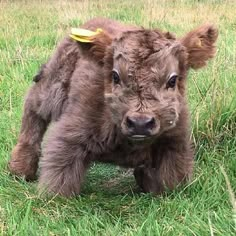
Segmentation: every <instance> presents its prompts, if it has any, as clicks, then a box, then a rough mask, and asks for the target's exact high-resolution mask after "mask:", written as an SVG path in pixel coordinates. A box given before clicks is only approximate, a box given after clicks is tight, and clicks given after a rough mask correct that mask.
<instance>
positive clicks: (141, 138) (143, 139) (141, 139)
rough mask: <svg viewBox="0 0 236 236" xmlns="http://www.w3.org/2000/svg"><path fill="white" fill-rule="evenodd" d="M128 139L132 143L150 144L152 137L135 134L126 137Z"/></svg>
mask: <svg viewBox="0 0 236 236" xmlns="http://www.w3.org/2000/svg"><path fill="white" fill-rule="evenodd" d="M128 139H129V140H130V141H133V142H140V143H142V142H150V141H151V140H152V139H153V136H150V135H141V134H136V135H131V136H128Z"/></svg>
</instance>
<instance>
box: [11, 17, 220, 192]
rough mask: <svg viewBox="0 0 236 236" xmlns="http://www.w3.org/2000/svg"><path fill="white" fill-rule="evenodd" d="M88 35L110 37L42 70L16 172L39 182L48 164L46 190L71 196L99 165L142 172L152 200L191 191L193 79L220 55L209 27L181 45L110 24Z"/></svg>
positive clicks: (27, 110)
mask: <svg viewBox="0 0 236 236" xmlns="http://www.w3.org/2000/svg"><path fill="white" fill-rule="evenodd" d="M82 27H84V28H87V29H91V30H95V29H96V28H102V29H103V30H104V33H101V34H99V35H98V36H96V37H94V38H93V40H92V42H91V43H78V42H76V41H74V40H72V39H70V38H66V39H65V40H63V41H62V42H61V43H60V44H59V46H58V47H57V50H56V52H55V53H54V55H53V56H52V58H51V59H50V60H49V61H48V62H47V63H46V64H45V65H44V66H42V67H41V69H40V71H39V73H38V74H37V75H36V76H35V78H34V81H35V84H34V85H33V86H32V88H31V89H30V91H29V93H28V96H27V98H26V101H25V106H24V115H23V119H22V127H21V131H20V136H19V140H18V143H17V145H16V147H15V148H14V150H13V152H12V157H11V160H10V162H9V167H10V171H11V172H12V173H14V174H17V175H21V176H24V177H25V178H26V179H29V180H32V179H34V178H35V177H36V171H37V169H38V161H39V157H40V156H41V158H40V177H39V186H40V188H43V189H44V188H46V189H47V191H49V192H53V193H58V194H61V195H64V196H72V195H76V194H79V193H80V188H81V182H82V181H83V178H84V175H85V172H86V169H87V168H88V167H89V164H90V163H91V162H92V161H101V162H111V163H114V164H118V165H121V166H124V167H131V168H134V176H135V178H136V181H137V183H138V185H139V186H140V187H141V188H142V189H143V190H144V191H145V192H153V193H156V194H160V193H162V192H163V191H164V190H165V189H166V188H167V189H174V188H175V187H176V186H177V185H178V184H179V183H184V182H185V181H186V180H188V179H189V178H190V177H191V175H192V172H193V151H192V149H191V145H190V141H189V122H188V108H187V104H186V96H185V90H186V82H187V78H186V76H187V72H188V70H189V69H190V68H195V69H196V68H200V67H202V66H204V65H205V64H206V62H207V60H208V59H209V58H212V57H213V56H214V53H215V47H214V43H215V41H216V39H217V34H218V33H217V30H216V29H215V28H214V27H213V26H211V25H205V26H202V27H200V28H198V29H196V30H194V31H192V32H190V33H188V34H187V35H186V36H184V37H183V38H181V39H176V38H175V37H174V36H173V35H171V34H170V33H163V32H161V31H159V30H149V29H143V28H139V27H133V26H124V25H121V24H120V23H118V22H115V21H112V20H108V19H93V20H91V21H89V22H88V23H86V24H85V25H84V26H82ZM52 121H53V122H54V124H53V126H52V127H51V128H50V130H49V132H48V135H47V138H46V140H45V146H44V147H43V148H42V153H41V141H42V139H43V135H44V133H45V131H46V129H47V127H48V125H49V123H50V122H52Z"/></svg>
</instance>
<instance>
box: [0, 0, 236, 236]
mask: <svg viewBox="0 0 236 236" xmlns="http://www.w3.org/2000/svg"><path fill="white" fill-rule="evenodd" d="M98 15H100V16H107V17H111V18H114V19H118V20H121V21H123V22H128V23H133V24H141V25H143V26H146V27H158V28H161V29H164V30H170V31H174V32H176V33H177V35H179V36H181V35H183V33H186V32H187V31H188V30H190V29H192V28H194V27H196V26H197V25H200V24H203V23H205V22H213V23H215V24H216V25H218V27H219V31H220V36H219V40H218V44H217V48H218V50H217V56H216V58H215V59H214V60H212V61H211V62H210V63H209V65H208V66H207V67H206V68H204V69H202V70H199V71H191V72H190V74H189V81H188V85H189V90H188V96H189V103H190V108H191V115H192V138H193V141H194V143H195V146H196V167H195V174H194V178H193V180H192V182H191V183H190V184H189V185H188V186H186V187H184V188H183V187H181V188H179V189H176V190H175V191H174V192H173V193H169V194H167V195H166V196H162V197H153V196H151V195H150V194H141V193H139V192H138V190H137V187H136V185H135V182H134V179H133V177H132V175H130V174H128V173H127V172H126V171H124V170H122V169H120V168H117V167H114V166H109V165H104V164H96V165H93V166H92V168H91V169H90V171H89V174H88V176H87V179H86V182H85V183H84V185H83V190H82V194H81V196H79V197H77V198H73V199H64V198H61V197H53V198H49V197H48V198H45V197H44V198H43V197H41V196H39V195H38V193H37V189H36V186H37V183H27V182H25V181H23V180H19V179H16V178H14V177H12V176H10V175H9V172H8V170H7V161H8V159H9V156H10V152H11V149H12V148H13V146H14V145H15V143H16V140H17V136H18V133H19V128H20V119H21V115H22V105H23V98H24V94H25V92H26V91H27V89H28V88H29V86H30V85H31V81H32V77H33V75H34V74H36V72H37V70H38V67H39V66H40V65H41V63H43V62H45V61H46V60H47V58H48V57H49V56H50V55H51V53H52V51H53V49H54V48H55V45H56V43H57V42H58V41H59V40H60V39H61V38H62V37H63V36H64V35H66V34H68V32H69V29H70V27H72V26H77V25H78V24H80V23H82V22H84V21H86V20H87V19H89V18H91V17H93V16H98ZM0 25H1V28H0V235H33V236H34V235H86V236H87V235H175V236H176V235H211V236H212V235H224V236H228V235H235V234H236V207H235V204H236V202H235V197H234V193H235V192H236V99H235V97H236V92H235V91H236V77H235V74H236V54H235V51H236V50H235V38H236V15H235V6H234V1H223V0H209V1H206V0H199V1H195V0H190V1H188V0H181V1H174V0H170V1H164V0H160V1H151V0H148V1H137V0H136V1H125V0H121V1H119V2H118V1H114V0H111V1H108V0H104V1H101V0H99V1H88V0H84V1H0Z"/></svg>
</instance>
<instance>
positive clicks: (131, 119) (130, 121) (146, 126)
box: [126, 116, 156, 135]
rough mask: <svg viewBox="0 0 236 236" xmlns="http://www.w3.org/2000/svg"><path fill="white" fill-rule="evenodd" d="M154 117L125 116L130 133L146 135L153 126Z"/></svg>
mask: <svg viewBox="0 0 236 236" xmlns="http://www.w3.org/2000/svg"><path fill="white" fill-rule="evenodd" d="M155 123H156V122H155V119H154V117H150V116H140V117H138V116H127V117H126V125H127V128H128V129H129V131H131V133H132V135H148V134H150V130H151V129H153V128H154V127H155Z"/></svg>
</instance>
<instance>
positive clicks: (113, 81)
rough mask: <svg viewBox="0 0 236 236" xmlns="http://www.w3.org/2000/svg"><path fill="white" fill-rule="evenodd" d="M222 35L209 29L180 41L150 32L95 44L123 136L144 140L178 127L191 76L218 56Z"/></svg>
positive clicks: (109, 101) (93, 49) (102, 38)
mask: <svg viewBox="0 0 236 236" xmlns="http://www.w3.org/2000/svg"><path fill="white" fill-rule="evenodd" d="M217 35H218V33H217V30H216V29H215V28H214V27H213V26H211V25H205V26H202V27H201V28H198V29H196V30H194V31H191V32H190V33H188V34H187V35H186V36H184V37H183V38H180V39H176V38H175V37H173V36H171V35H170V34H169V33H162V32H160V31H157V30H146V29H141V30H136V31H127V32H124V33H122V35H121V36H120V37H118V38H116V39H111V38H110V36H109V35H107V34H106V33H103V34H101V35H98V36H96V37H95V38H94V40H93V46H92V47H91V48H90V52H91V53H93V55H94V56H95V57H96V58H97V59H98V60H101V61H102V62H103V68H104V76H105V101H106V104H107V106H108V107H109V110H110V112H111V114H112V115H111V117H112V120H113V122H114V123H115V124H116V125H117V126H118V127H119V128H120V131H121V133H122V134H123V135H125V136H127V137H128V138H130V139H133V140H144V139H150V138H155V137H157V136H160V135H161V134H162V133H164V132H168V131H170V130H171V129H173V128H174V127H176V125H177V124H178V120H179V117H180V114H181V112H182V111H183V109H185V106H186V101H185V86H186V76H187V72H188V70H189V69H190V68H194V69H197V68H201V67H203V66H204V65H205V64H206V62H207V60H208V59H209V58H212V57H213V56H214V53H215V47H214V43H215V41H216V39H217Z"/></svg>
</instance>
